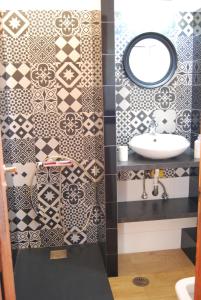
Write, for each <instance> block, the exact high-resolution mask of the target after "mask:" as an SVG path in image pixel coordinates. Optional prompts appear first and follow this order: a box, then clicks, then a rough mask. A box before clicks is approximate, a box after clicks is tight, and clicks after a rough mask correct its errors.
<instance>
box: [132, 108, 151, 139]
mask: <svg viewBox="0 0 201 300" xmlns="http://www.w3.org/2000/svg"><path fill="white" fill-rule="evenodd" d="M152 119H153V112H152V111H144V110H141V111H138V112H133V111H132V112H131V130H132V134H142V133H144V132H146V131H147V130H148V128H149V125H150V123H151V121H152Z"/></svg>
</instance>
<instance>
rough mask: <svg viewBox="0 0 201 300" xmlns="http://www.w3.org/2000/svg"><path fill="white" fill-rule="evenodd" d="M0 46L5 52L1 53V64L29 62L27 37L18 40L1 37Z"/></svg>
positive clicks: (23, 36)
mask: <svg viewBox="0 0 201 300" xmlns="http://www.w3.org/2000/svg"><path fill="white" fill-rule="evenodd" d="M1 46H2V49H4V48H5V49H6V51H2V59H1V61H2V62H5V63H6V62H12V63H21V62H30V55H29V37H28V35H27V34H26V35H22V36H19V37H18V38H14V37H10V36H6V37H5V36H3V37H2V45H1Z"/></svg>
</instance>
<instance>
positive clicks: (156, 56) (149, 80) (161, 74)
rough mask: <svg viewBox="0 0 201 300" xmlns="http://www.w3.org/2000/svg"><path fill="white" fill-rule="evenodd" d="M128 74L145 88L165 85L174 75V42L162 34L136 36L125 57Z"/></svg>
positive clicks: (124, 61)
mask: <svg viewBox="0 0 201 300" xmlns="http://www.w3.org/2000/svg"><path fill="white" fill-rule="evenodd" d="M123 64H124V69H125V72H126V74H127V76H128V77H129V78H130V79H131V80H132V81H133V82H134V83H136V84H137V85H139V86H141V87H144V88H155V87H158V86H161V85H163V84H164V83H166V82H167V81H169V80H170V78H171V77H172V76H173V75H174V73H175V70H176V68H177V54H176V50H175V47H174V45H173V44H172V42H171V41H170V40H169V39H168V38H166V37H165V36H163V35H162V34H159V33H155V32H147V33H143V34H141V35H139V36H137V37H136V38H134V39H133V40H132V41H131V42H130V44H129V45H128V47H127V48H126V50H125V53H124V58H123Z"/></svg>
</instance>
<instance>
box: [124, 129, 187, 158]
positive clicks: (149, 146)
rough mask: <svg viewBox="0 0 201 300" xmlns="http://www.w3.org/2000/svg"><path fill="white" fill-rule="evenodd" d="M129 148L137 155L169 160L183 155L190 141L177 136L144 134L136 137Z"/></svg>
mask: <svg viewBox="0 0 201 300" xmlns="http://www.w3.org/2000/svg"><path fill="white" fill-rule="evenodd" d="M129 146H130V148H131V149H132V150H134V151H135V152H136V153H138V154H140V155H142V156H144V157H147V158H151V159H167V158H170V157H174V156H177V155H180V154H182V153H183V152H184V151H185V150H186V149H187V148H188V147H189V146H190V143H189V141H188V140H187V139H186V138H185V137H183V136H181V135H176V134H161V133H156V134H150V133H144V134H141V135H137V136H134V137H133V138H132V139H131V140H130V142H129Z"/></svg>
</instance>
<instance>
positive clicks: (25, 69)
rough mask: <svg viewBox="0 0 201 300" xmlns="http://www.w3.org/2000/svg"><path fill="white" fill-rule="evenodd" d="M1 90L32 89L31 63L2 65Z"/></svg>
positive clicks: (0, 67)
mask: <svg viewBox="0 0 201 300" xmlns="http://www.w3.org/2000/svg"><path fill="white" fill-rule="evenodd" d="M0 86H1V89H28V88H30V87H31V80H30V64H29V63H16V64H14V63H6V64H2V63H1V64H0Z"/></svg>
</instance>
